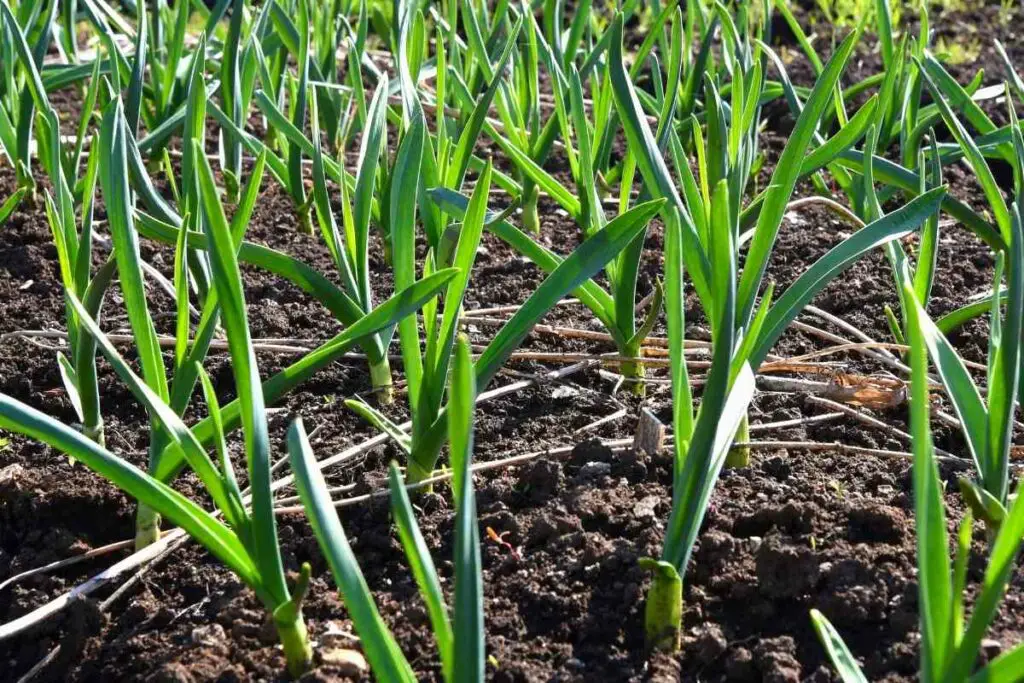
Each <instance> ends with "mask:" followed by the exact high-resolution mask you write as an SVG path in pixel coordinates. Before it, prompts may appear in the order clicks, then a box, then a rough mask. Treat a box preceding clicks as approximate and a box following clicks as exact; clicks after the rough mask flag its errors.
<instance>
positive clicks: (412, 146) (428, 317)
mask: <svg viewBox="0 0 1024 683" xmlns="http://www.w3.org/2000/svg"><path fill="white" fill-rule="evenodd" d="M422 130H423V127H422V124H419V125H418V126H416V127H415V130H414V131H413V132H411V133H409V134H408V135H407V136H406V140H405V142H406V143H407V144H408V147H406V146H405V145H403V151H402V152H400V153H399V160H400V161H401V163H402V164H403V169H401V172H399V171H396V177H399V178H403V185H404V187H405V188H407V189H403V190H402V191H401V192H400V193H399V195H398V196H407V197H408V196H415V194H414V193H415V190H414V189H413V188H415V187H416V185H417V183H418V182H419V179H418V174H417V172H416V169H419V168H420V162H419V157H420V154H421V153H422V152H421V149H422V148H420V149H416V147H417V146H418V145H420V144H422V139H423V134H422ZM416 131H420V132H416ZM403 152H404V153H403ZM490 186H491V166H490V164H489V163H488V165H487V166H486V167H485V168H484V171H483V173H481V175H480V177H479V178H478V179H477V182H476V186H475V188H474V190H473V195H472V197H471V198H470V200H469V204H468V206H467V207H466V210H465V215H464V218H463V221H462V224H461V226H460V227H459V230H458V235H457V242H456V243H455V245H454V246H453V247H452V248H451V253H450V256H448V257H447V258H446V260H442V258H444V257H439V256H438V255H437V254H436V253H435V252H430V253H428V254H427V257H426V261H425V264H424V273H427V272H431V271H432V270H434V269H436V268H438V267H440V266H442V265H444V264H446V263H450V264H451V265H452V266H454V267H456V268H459V269H460V270H461V275H460V276H459V277H457V278H455V279H454V280H452V282H451V283H450V284H449V286H448V289H447V291H446V292H445V294H444V297H443V299H442V301H443V303H444V310H443V312H440V314H439V311H438V309H437V307H436V306H434V305H433V304H432V305H428V306H427V307H426V308H425V309H424V316H423V337H424V338H425V345H424V346H423V347H422V348H421V337H420V330H419V327H418V326H417V325H415V324H414V322H412V321H411V320H409V321H405V322H403V323H402V324H401V325H400V326H399V329H398V336H399V342H400V346H401V351H402V362H403V365H404V368H405V377H406V381H407V384H408V395H409V409H410V412H411V414H412V430H411V432H410V433H409V434H405V433H404V432H403V431H402V430H401V429H400V428H399V427H398V426H397V425H396V424H394V423H393V422H391V421H390V420H389V419H388V418H387V417H386V416H385V415H383V414H382V413H380V412H379V411H376V410H373V409H372V408H371V407H370V406H368V405H367V404H365V403H364V402H360V401H349V402H348V405H349V406H350V407H352V408H353V409H355V410H356V411H357V412H359V413H360V414H362V415H363V416H364V417H366V418H367V419H368V420H370V421H371V422H372V423H373V424H375V425H376V426H377V427H378V428H380V429H382V430H384V431H386V432H387V433H388V434H390V435H391V436H392V437H393V438H394V439H395V441H396V442H397V443H398V444H399V446H400V447H401V448H402V449H403V450H405V451H406V453H407V454H408V458H409V461H408V467H407V476H408V479H409V481H410V482H412V483H417V482H419V481H422V480H423V479H425V478H427V477H429V476H430V475H431V473H432V472H433V469H434V465H435V464H436V463H437V459H438V456H439V454H440V449H441V446H442V444H443V439H444V426H445V424H446V423H445V421H444V413H445V410H446V408H445V386H446V377H447V376H448V370H449V366H450V363H451V356H452V349H453V346H454V343H455V339H456V335H457V332H458V325H459V316H460V315H461V311H462V301H463V298H464V296H465V292H466V287H467V286H468V284H469V273H470V271H471V270H472V267H473V263H474V261H475V259H476V254H477V251H478V247H479V244H480V237H481V235H482V233H483V230H484V225H485V223H486V222H487V221H488V220H492V221H493V220H496V219H495V218H494V217H493V216H491V215H490V214H489V213H488V212H487V198H488V195H489V192H490ZM394 192H395V188H393V189H392V197H395V196H396V195H395V194H394ZM431 195H432V196H435V197H439V198H441V202H442V203H443V204H444V205H445V206H448V205H449V204H450V202H449V201H448V200H449V199H450V198H451V197H452V196H454V197H457V198H458V197H461V195H458V194H457V193H455V192H452V191H451V190H443V189H435V190H433V191H432V192H431ZM393 206H395V211H396V212H397V211H398V210H399V208H398V207H397V205H395V204H394V203H393ZM660 206H661V202H660V201H654V202H646V203H644V204H640V205H638V206H637V207H635V208H634V209H632V210H631V211H629V212H627V213H625V214H623V215H622V216H620V217H619V218H617V219H616V220H614V221H612V222H610V223H609V224H608V225H607V226H605V228H603V229H602V230H600V231H597V232H595V233H594V235H592V236H591V237H590V238H589V239H588V240H587V241H585V242H584V243H583V244H582V245H580V247H578V248H577V249H576V251H574V252H573V253H572V254H571V255H569V256H568V257H566V258H565V259H564V260H562V261H561V262H560V263H559V264H558V266H557V267H556V268H554V269H553V270H552V271H551V274H550V275H549V276H548V277H547V278H546V279H545V280H544V282H542V283H541V286H540V287H539V288H538V289H537V290H536V291H535V292H534V293H533V294H532V295H531V296H530V297H529V299H527V301H526V302H525V303H524V304H523V305H522V306H521V307H520V309H519V310H518V311H517V312H516V314H515V315H514V316H513V317H512V318H511V319H510V320H509V321H508V322H507V323H506V324H505V325H504V326H503V327H502V328H501V330H499V332H498V333H497V335H495V337H494V339H492V340H491V342H490V343H489V344H488V345H487V347H486V349H485V350H484V352H483V354H482V355H481V357H480V359H479V361H478V362H477V363H476V365H475V368H476V372H477V389H478V390H479V391H483V390H484V388H485V387H486V386H487V384H489V383H490V381H491V379H493V377H494V375H495V374H496V373H497V371H498V369H499V368H500V367H501V365H502V364H503V363H504V362H505V360H506V359H507V358H508V357H509V356H510V355H511V353H512V352H513V351H514V350H515V349H516V348H517V347H518V346H519V344H520V343H522V340H523V339H524V338H525V337H526V335H527V334H528V333H529V331H530V329H532V328H533V326H534V325H535V324H536V323H537V322H538V321H539V320H540V319H541V318H542V317H543V316H544V315H545V314H547V312H548V311H549V310H551V308H552V307H553V306H554V305H555V304H556V303H557V302H558V301H559V300H561V299H562V298H563V297H564V296H566V295H567V294H568V293H570V292H572V291H573V290H575V289H577V288H578V287H579V286H580V285H581V284H582V283H583V282H585V281H587V280H588V279H589V278H590V277H591V276H592V275H593V274H594V273H595V272H596V271H597V270H598V269H599V268H601V267H603V266H604V265H605V264H606V263H607V262H608V261H609V260H610V259H612V258H613V257H614V256H615V254H617V253H619V252H620V251H621V250H622V249H623V248H624V247H625V245H626V244H628V243H629V241H630V240H632V239H634V238H635V237H636V236H637V235H638V234H640V233H641V231H643V230H644V229H645V228H646V226H647V222H648V221H649V220H650V219H651V217H653V215H654V214H655V213H656V212H657V209H658V208H659V207H660ZM499 219H500V217H499ZM395 226H396V228H398V227H400V228H401V229H400V230H399V229H395V230H393V231H392V240H393V246H394V267H395V282H396V284H397V285H398V286H402V283H404V282H406V281H407V280H409V279H411V278H412V277H413V276H414V274H415V269H416V265H415V222H414V220H404V221H401V222H400V223H396V224H395Z"/></svg>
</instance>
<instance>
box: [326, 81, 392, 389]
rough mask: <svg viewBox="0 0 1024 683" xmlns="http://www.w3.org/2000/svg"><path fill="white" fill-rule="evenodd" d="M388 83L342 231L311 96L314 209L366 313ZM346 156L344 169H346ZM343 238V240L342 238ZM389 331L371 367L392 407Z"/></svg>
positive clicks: (345, 198) (382, 87)
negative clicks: (371, 236) (331, 191)
mask: <svg viewBox="0 0 1024 683" xmlns="http://www.w3.org/2000/svg"><path fill="white" fill-rule="evenodd" d="M387 90H388V82H387V79H386V78H384V79H382V80H381V82H380V84H379V85H378V86H377V90H376V92H375V93H374V96H373V101H372V102H371V104H370V108H369V110H368V111H367V121H366V123H367V125H366V127H365V129H364V130H363V139H362V144H361V145H360V147H359V158H358V161H357V162H356V163H357V166H358V170H357V172H356V178H355V192H354V197H353V201H352V202H351V204H350V203H349V194H348V188H347V185H346V183H345V182H342V183H340V184H339V187H340V188H341V203H342V229H341V230H339V229H338V223H337V220H336V219H335V217H334V210H333V208H332V207H331V199H330V195H329V193H328V190H327V175H326V172H325V170H324V157H323V151H322V149H321V141H320V124H319V120H318V119H319V117H318V116H317V103H316V98H312V99H311V100H310V103H311V105H312V108H311V109H312V110H311V114H312V115H311V121H312V128H313V131H312V132H313V205H314V207H315V208H316V217H317V223H318V224H319V226H320V234H321V235H322V237H323V239H324V242H325V243H326V244H327V249H328V251H330V253H331V258H332V259H333V260H334V264H335V266H336V267H337V269H338V273H339V274H340V275H341V279H342V283H343V285H344V287H345V291H346V292H347V294H348V296H349V298H350V299H351V300H352V301H353V302H355V303H356V304H357V306H358V308H359V311H360V312H361V313H363V314H365V313H367V312H369V311H370V310H371V309H372V308H373V292H372V289H371V285H370V258H369V246H370V219H371V215H372V209H373V203H374V186H375V181H376V179H377V169H378V164H379V162H380V159H381V156H382V155H384V153H385V150H386V149H387V130H386V128H385V125H386V120H385V112H386V110H387ZM343 161H344V157H342V160H341V161H339V164H338V165H339V167H340V168H342V169H344V163H343ZM342 235H344V237H342ZM390 341H391V340H390V333H388V334H387V336H386V338H382V337H381V336H380V335H377V336H375V337H374V338H373V339H372V340H370V341H369V342H368V343H367V348H368V349H369V350H370V351H372V352H368V354H367V355H368V356H369V364H370V381H371V383H372V386H373V389H374V390H375V391H376V392H377V400H378V401H379V402H381V403H385V404H386V403H391V401H392V400H393V396H392V389H391V365H390V364H389V363H388V353H387V352H388V346H389V344H390Z"/></svg>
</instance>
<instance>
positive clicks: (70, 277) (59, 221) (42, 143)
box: [0, 5, 115, 445]
mask: <svg viewBox="0 0 1024 683" xmlns="http://www.w3.org/2000/svg"><path fill="white" fill-rule="evenodd" d="M0 14H3V21H2V23H3V24H4V25H5V26H6V27H7V28H8V29H9V31H8V34H9V35H10V36H12V38H13V39H12V41H11V43H10V46H9V47H10V48H11V49H12V50H14V52H15V53H16V54H17V55H18V57H19V61H20V63H21V64H22V66H23V67H24V69H23V70H24V74H25V81H26V85H25V89H26V93H27V96H28V98H29V100H30V101H31V102H32V103H33V105H34V108H35V109H36V110H37V111H38V112H39V116H38V125H37V134H36V140H37V147H38V154H39V157H40V160H41V162H42V166H43V168H44V169H45V170H46V172H47V175H48V176H49V179H50V185H51V189H48V190H47V191H46V194H45V198H46V217H47V221H48V222H49V225H50V230H51V233H52V235H53V240H54V245H55V247H56V250H57V259H58V262H59V264H60V273H61V281H62V284H63V286H64V290H65V292H67V293H69V294H73V295H75V296H77V297H79V298H80V299H81V300H82V301H83V302H84V304H85V306H86V309H87V310H88V311H89V314H90V315H91V316H92V317H97V316H98V314H99V309H100V306H101V305H102V302H103V297H104V295H105V293H106V290H107V287H108V285H109V284H110V281H111V279H112V277H113V275H114V266H115V264H114V261H113V260H112V259H109V260H108V261H107V262H106V263H105V264H104V265H103V266H102V267H101V268H100V269H99V270H98V271H97V272H95V273H93V271H92V257H93V242H94V239H93V212H94V208H95V189H96V179H97V170H98V168H99V165H98V164H99V161H100V156H99V155H98V154H91V155H90V156H89V160H88V163H87V164H86V167H85V169H84V173H83V174H82V175H81V177H79V168H80V163H79V162H80V155H81V151H82V145H81V144H78V145H76V146H75V148H74V151H73V152H72V151H69V150H68V149H67V147H66V146H65V145H64V144H63V142H62V140H61V135H60V123H59V119H58V117H57V113H56V111H55V110H54V109H53V107H52V106H51V104H50V102H49V99H48V98H47V95H46V91H45V87H44V85H43V82H42V78H41V76H40V73H39V70H38V69H37V68H36V63H35V61H33V59H32V57H31V55H30V52H29V48H28V43H27V42H26V41H25V39H24V36H23V35H22V34H21V32H20V30H18V27H17V24H16V23H15V19H14V16H13V15H12V14H11V12H10V10H9V9H8V8H7V7H6V5H0ZM44 33H45V31H44ZM101 87H102V81H101V79H100V78H99V75H98V70H97V69H96V68H94V69H93V71H92V79H91V80H90V83H89V89H88V92H87V94H86V105H87V106H92V105H93V104H95V102H96V100H97V97H98V94H99V91H100V89H101ZM87 127H88V119H87V117H86V116H85V115H84V114H83V116H82V117H81V118H80V120H79V123H78V135H79V139H83V138H84V136H85V135H86V131H87ZM95 139H96V138H95V136H94V137H93V141H94V142H95ZM90 146H91V145H90ZM26 191H28V188H26V187H22V188H21V189H20V190H19V192H21V193H25V192H26ZM76 193H77V195H78V200H77V201H76V199H75V195H76ZM10 210H13V207H11V209H10ZM76 211H77V212H78V213H79V214H80V226H81V227H79V224H78V223H79V221H76V215H75V214H76ZM66 322H67V330H68V349H69V355H70V358H69V357H68V356H65V355H64V354H63V353H58V354H57V362H58V366H59V368H60V372H61V377H62V379H63V381H64V386H65V388H66V390H67V392H68V397H69V399H70V401H71V404H72V406H73V407H74V409H75V412H76V414H77V416H78V419H79V422H80V424H81V425H82V429H83V432H84V433H85V435H86V436H87V437H88V438H90V439H92V440H94V441H96V442H97V443H99V444H100V445H102V444H103V417H102V414H101V411H100V404H99V385H98V380H97V376H96V345H95V343H94V342H93V340H92V339H91V337H90V336H89V335H88V334H83V333H82V331H81V329H80V327H79V322H78V316H77V314H76V313H75V312H74V310H73V309H72V308H71V305H70V303H69V304H68V306H67V314H66Z"/></svg>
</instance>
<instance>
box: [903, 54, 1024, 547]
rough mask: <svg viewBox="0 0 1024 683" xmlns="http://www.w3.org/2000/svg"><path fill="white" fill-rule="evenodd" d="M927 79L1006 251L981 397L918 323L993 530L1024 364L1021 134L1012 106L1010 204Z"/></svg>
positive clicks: (981, 513) (937, 335)
mask: <svg viewBox="0 0 1024 683" xmlns="http://www.w3.org/2000/svg"><path fill="white" fill-rule="evenodd" d="M925 79H926V81H927V83H928V86H929V88H931V89H932V92H933V96H934V97H935V101H936V104H937V105H938V107H939V109H940V112H941V113H942V116H943V118H944V120H945V121H946V123H947V126H948V127H949V128H950V130H951V131H953V134H954V136H955V137H956V140H957V142H958V143H959V145H960V147H961V149H962V150H963V155H964V157H965V158H966V159H967V160H968V161H969V162H970V164H971V167H972V168H973V169H974V171H975V175H976V177H977V178H978V181H979V183H980V184H981V186H982V188H983V190H984V192H985V196H986V198H987V199H988V201H989V206H990V207H991V211H992V214H993V215H994V216H995V219H996V224H997V227H998V228H999V231H1000V236H1001V238H1002V240H1003V242H1004V243H1005V244H1006V248H1005V249H1003V250H1000V251H998V252H997V253H996V269H995V275H994V279H993V286H992V292H993V294H992V295H991V296H990V297H988V309H989V329H990V332H989V335H990V336H989V347H988V363H987V373H986V390H985V394H984V397H983V394H982V392H981V391H980V390H979V388H978V386H977V385H976V384H975V382H974V380H973V378H972V377H971V374H970V372H969V371H968V370H967V367H966V364H965V363H964V362H963V360H962V359H961V358H960V356H959V355H958V354H957V353H956V350H955V349H954V348H953V346H952V345H951V344H950V343H949V341H948V340H947V339H946V337H945V335H944V334H943V332H942V330H941V328H940V326H939V325H936V324H933V323H932V322H931V321H930V320H929V319H922V321H921V323H920V324H921V333H920V334H921V336H922V338H923V340H924V344H925V346H926V348H927V349H928V353H929V355H930V356H931V358H932V362H933V363H934V364H935V367H936V370H937V371H938V375H939V378H940V379H941V381H942V385H943V387H944V388H945V390H946V393H947V395H948V396H949V400H950V403H951V404H952V406H953V409H954V411H955V413H956V416H957V418H958V419H959V420H960V424H961V426H962V427H961V428H962V431H963V435H964V438H965V440H966V442H967V446H968V449H969V451H970V454H971V458H972V460H973V461H974V464H975V469H976V474H977V477H976V480H975V481H970V480H967V479H963V480H961V481H960V488H961V491H962V493H963V495H964V497H965V499H966V500H967V502H968V503H969V504H970V505H971V509H972V510H973V511H974V514H975V515H976V516H977V517H979V518H981V519H982V520H984V521H985V523H986V524H988V525H989V528H990V529H996V528H998V527H999V525H1000V524H1001V523H1002V521H1003V519H1004V518H1005V516H1006V514H1007V507H1008V506H1009V504H1010V501H1009V499H1008V497H1009V495H1010V473H1009V463H1010V449H1011V445H1012V439H1013V428H1014V420H1013V417H1014V414H1015V411H1016V403H1018V402H1020V401H1021V397H1022V396H1024V387H1022V380H1024V359H1022V349H1021V335H1022V330H1024V328H1022V324H1024V323H1022V319H1024V283H1022V278H1024V256H1022V252H1021V249H1022V247H1021V243H1022V241H1024V237H1022V234H1021V226H1020V219H1019V214H1020V212H1021V211H1022V210H1024V135H1022V134H1021V130H1020V124H1019V122H1018V120H1017V115H1016V111H1015V109H1014V106H1013V104H1012V101H1010V102H1009V103H1008V104H1009V119H1010V121H1011V124H1010V132H1011V134H1012V143H1011V149H1012V150H1013V156H1012V157H1011V162H1012V168H1013V174H1014V182H1015V198H1014V200H1013V201H1012V202H1009V203H1007V201H1006V199H1005V198H1004V196H1003V192H1002V190H1001V189H1000V188H999V187H998V186H997V184H996V181H995V177H994V174H993V173H992V170H991V169H990V167H989V164H988V163H987V161H986V160H985V158H984V156H983V153H982V152H981V150H980V148H979V146H978V145H977V143H976V141H975V140H974V139H972V138H971V137H970V135H969V134H968V133H967V131H966V129H965V128H964V126H963V124H961V123H960V121H959V119H958V117H957V116H956V115H955V114H954V113H953V111H952V110H951V108H950V107H949V105H948V103H947V102H946V99H945V97H944V95H943V94H942V93H941V92H940V91H939V88H938V86H937V85H936V83H935V82H934V80H932V79H931V78H930V76H928V74H927V73H926V75H925ZM994 151H996V150H994ZM996 152H997V153H998V151H996ZM919 268H920V266H919ZM915 276H916V274H915ZM1004 280H1005V284H1004ZM916 285H917V282H916V278H915V291H917V293H918V299H917V300H918V301H919V302H921V304H922V306H923V305H924V301H922V297H921V296H920V291H919V290H917V289H916ZM997 293H998V294H997ZM903 304H904V307H905V308H909V307H910V303H909V302H907V301H906V300H905V298H904V301H903Z"/></svg>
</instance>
